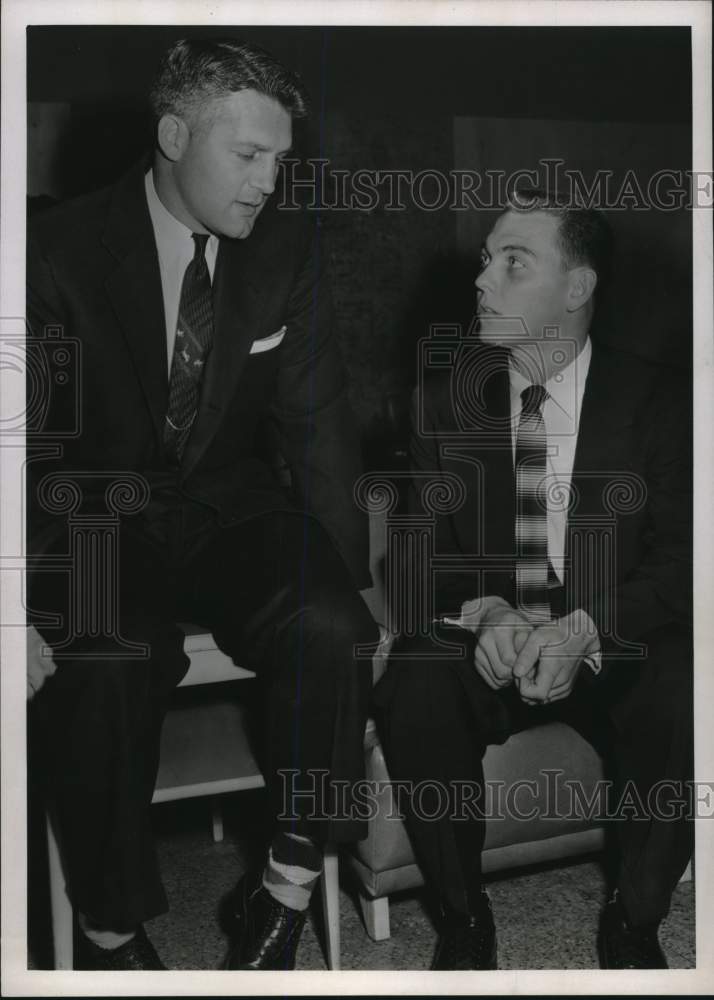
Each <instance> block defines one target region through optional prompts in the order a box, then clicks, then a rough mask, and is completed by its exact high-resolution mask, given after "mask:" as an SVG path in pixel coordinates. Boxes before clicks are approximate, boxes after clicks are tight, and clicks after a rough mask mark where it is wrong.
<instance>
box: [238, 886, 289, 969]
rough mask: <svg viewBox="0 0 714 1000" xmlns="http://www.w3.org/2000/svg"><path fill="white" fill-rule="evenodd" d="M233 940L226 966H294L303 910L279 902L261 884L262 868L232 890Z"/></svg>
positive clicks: (242, 967) (250, 967)
mask: <svg viewBox="0 0 714 1000" xmlns="http://www.w3.org/2000/svg"><path fill="white" fill-rule="evenodd" d="M234 906H235V909H234V918H235V923H236V926H237V930H236V932H235V940H234V942H233V943H232V945H231V949H230V951H229V953H228V958H227V959H226V963H225V966H224V967H225V968H226V969H279V970H284V969H294V968H295V958H296V955H297V947H298V944H299V943H300V935H301V934H302V930H303V927H304V926H305V920H306V918H307V910H305V911H301V910H293V909H291V908H290V907H289V906H283V904H282V903H279V902H278V901H277V900H276V899H273V897H272V896H271V895H270V893H269V892H268V890H267V889H266V888H264V886H263V872H262V869H261V870H260V871H257V872H252V873H250V874H247V875H245V876H244V877H243V879H242V880H241V881H240V882H239V883H238V887H237V889H236V891H235V904H234Z"/></svg>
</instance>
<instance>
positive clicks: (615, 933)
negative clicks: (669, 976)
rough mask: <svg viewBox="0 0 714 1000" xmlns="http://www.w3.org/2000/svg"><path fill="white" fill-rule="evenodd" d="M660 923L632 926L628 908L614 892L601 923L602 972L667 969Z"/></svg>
mask: <svg viewBox="0 0 714 1000" xmlns="http://www.w3.org/2000/svg"><path fill="white" fill-rule="evenodd" d="M657 927H658V925H657V924H647V925H646V926H643V927H630V925H629V923H628V922H627V914H626V913H625V908H624V907H623V905H622V903H621V902H620V898H619V896H618V895H617V893H615V895H614V897H613V898H612V899H611V900H610V901H609V903H608V904H607V906H606V907H605V909H604V911H603V914H602V919H601V921H600V941H599V951H600V966H601V968H603V969H667V968H669V966H668V965H667V959H666V958H665V957H664V952H663V951H662V948H661V947H660V943H659V940H658V939H657Z"/></svg>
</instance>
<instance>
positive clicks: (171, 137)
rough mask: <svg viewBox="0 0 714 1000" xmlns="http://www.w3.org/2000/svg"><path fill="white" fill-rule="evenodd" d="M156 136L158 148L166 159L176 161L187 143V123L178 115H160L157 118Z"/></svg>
mask: <svg viewBox="0 0 714 1000" xmlns="http://www.w3.org/2000/svg"><path fill="white" fill-rule="evenodd" d="M157 138H158V140H159V149H160V150H161V152H162V153H163V154H164V156H165V157H166V159H167V160H171V162H172V163H176V161H177V160H180V159H181V157H182V156H183V154H184V153H185V152H186V148H187V146H188V143H189V139H190V135H189V131H188V125H187V124H186V122H185V121H184V120H183V118H179V116H178V115H171V114H169V115H162V116H161V118H160V120H159V125H158V130H157Z"/></svg>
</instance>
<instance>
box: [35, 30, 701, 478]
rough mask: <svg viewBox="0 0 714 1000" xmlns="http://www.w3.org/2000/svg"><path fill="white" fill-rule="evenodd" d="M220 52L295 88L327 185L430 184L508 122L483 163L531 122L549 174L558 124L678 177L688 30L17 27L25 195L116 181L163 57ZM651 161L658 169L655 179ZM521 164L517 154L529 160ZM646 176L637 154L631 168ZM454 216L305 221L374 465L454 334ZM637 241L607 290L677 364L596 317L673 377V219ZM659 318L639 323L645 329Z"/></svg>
mask: <svg viewBox="0 0 714 1000" xmlns="http://www.w3.org/2000/svg"><path fill="white" fill-rule="evenodd" d="M226 34H231V35H236V36H240V37H243V38H246V39H248V40H251V41H254V42H257V43H258V44H261V45H263V46H265V47H266V48H268V49H269V50H270V51H272V52H273V53H274V54H275V55H276V56H278V57H280V58H282V59H283V60H284V61H285V62H286V63H287V64H288V65H290V66H292V67H294V68H295V69H297V70H298V72H300V74H301V75H302V76H303V78H304V80H305V82H306V84H307V86H308V89H309V91H310V93H311V96H312V101H313V107H314V111H315V114H314V116H313V118H312V119H311V121H310V122H309V123H306V124H301V126H300V131H298V133H297V134H296V140H297V141H296V149H297V153H298V155H300V156H302V157H305V156H318V155H319V156H322V157H324V158H327V159H329V160H330V162H331V166H332V167H333V168H336V169H345V170H349V171H354V170H357V169H374V170H389V169H410V170H412V171H415V172H416V171H419V170H423V169H431V170H441V171H444V172H448V171H449V170H451V169H452V168H453V167H454V166H455V164H456V159H455V120H456V119H457V118H464V117H466V118H471V119H474V120H479V119H512V120H513V129H506V130H502V131H501V133H499V134H501V135H502V136H503V137H504V138H503V139H502V140H501V145H502V148H500V149H499V148H494V151H493V158H494V160H495V161H498V162H499V163H500V162H509V163H513V162H518V153H519V145H518V143H519V123H522V122H523V121H524V120H527V119H540V120H547V121H548V122H549V126H548V130H547V131H548V141H549V149H552V148H553V144H554V142H555V145H556V146H557V138H558V135H559V134H560V132H562V135H563V149H564V150H565V152H566V159H567V152H568V141H571V140H568V136H571V135H572V123H574V122H575V123H577V122H581V123H588V122H590V123H593V125H594V126H595V125H599V126H600V127H599V128H598V129H597V132H598V135H599V136H602V135H603V134H604V135H605V139H604V140H603V141H604V145H605V148H601V149H599V150H598V158H597V162H598V163H602V164H604V165H607V162H608V149H607V144H608V141H609V142H612V143H613V152H614V151H615V147H614V143H618V144H621V141H622V140H621V136H622V129H621V128H618V129H617V130H614V133H616V134H613V136H612V138H611V139H609V140H608V138H607V130H604V132H603V129H602V124H603V123H628V122H630V123H633V124H635V123H636V124H637V125H638V126H642V125H647V126H649V129H650V132H651V134H652V135H656V136H657V142H656V143H653V149H652V155H651V156H650V157H649V162H648V168H650V169H651V168H652V166H653V165H654V166H655V167H657V166H659V167H660V168H673V167H676V168H680V169H685V170H686V169H688V168H689V167H690V164H691V56H690V49H691V42H690V33H689V29H688V28H631V29H630V28H617V29H615V28H587V29H581V28H455V29H452V28H409V29H406V28H384V27H380V28H363V27H360V28H356V27H355V28H353V27H348V28H335V27H330V28H321V27H315V28H299V27H298V28H295V27H289V28H287V27H259V28H255V27H250V28H245V29H243V28H240V27H236V28H235V29H230V30H227V29H226V28H220V29H211V28H207V27H203V26H202V27H195V28H189V27H180V28H177V27H170V26H169V27H166V26H163V27H150V28H126V27H110V28H107V27H91V26H88V27H68V28H65V27H33V28H30V29H28V99H29V102H30V106H29V122H30V128H29V130H28V136H29V140H28V141H29V151H28V153H29V156H28V173H29V177H28V192H29V194H30V195H41V194H48V195H51V196H53V197H60V198H64V197H69V196H71V195H73V194H77V193H80V192H83V191H86V190H90V189H92V188H95V187H98V186H100V185H101V184H103V183H106V182H108V181H111V180H113V179H114V178H115V177H117V176H118V175H119V174H120V173H121V172H122V171H123V170H124V169H125V168H126V167H127V166H128V165H129V164H130V163H131V162H133V160H134V159H136V158H137V156H138V155H140V153H141V152H142V150H143V149H144V147H145V146H146V144H147V142H150V141H151V128H150V124H149V120H148V116H147V114H146V106H145V98H144V95H145V94H146V92H147V90H148V87H149V85H150V82H151V79H152V76H153V73H154V70H155V67H156V64H157V62H158V59H159V57H160V54H161V52H162V51H163V49H164V48H165V47H166V46H167V45H168V44H170V43H171V42H172V41H173V40H175V39H176V38H178V37H182V36H191V35H200V36H207V35H226ZM559 123H562V126H561V125H559ZM536 148H537V143H536ZM663 148H664V149H666V150H667V161H666V162H662V163H659V164H658V163H657V162H656V160H657V157H659V156H660V155H661V154H660V150H662V149H663ZM618 152H621V150H619V146H618ZM533 153H534V146H533V143H532V139H531V145H530V146H529V158H530V157H531V156H532V155H533ZM544 155H548V154H544ZM653 158H654V159H653ZM647 160H648V157H647V156H645V155H644V154H642V153H640V154H638V161H637V163H635V164H633V166H636V167H638V168H639V166H640V165H642V164H643V163H645V162H646V161H647ZM618 162H621V156H620V157H619V159H618ZM456 165H458V166H459V167H460V168H462V169H463V168H464V167H465V166H466V164H464V163H463V162H458V164H456ZM530 165H531V163H530V162H528V163H525V164H524V166H530ZM566 165H567V164H566ZM488 166H489V163H485V164H483V163H480V164H478V165H477V164H474V169H484V168H488ZM458 216H459V213H456V212H453V211H450V210H449V209H448V208H446V209H443V210H438V211H434V212H426V211H423V210H420V209H418V208H417V207H416V206H413V205H410V206H409V207H408V208H407V209H406V210H405V211H401V212H394V211H386V210H385V209H384V207H383V206H382V205H378V206H377V207H376V208H375V209H373V210H372V211H369V212H360V211H341V212H337V211H327V212H325V213H324V214H323V221H324V225H325V227H326V229H327V232H328V236H329V246H330V257H331V263H332V276H333V277H332V280H333V287H334V295H335V300H336V303H337V310H338V335H339V339H340V343H341V347H342V351H343V354H344V357H345V361H346V364H347V367H348V370H349V374H350V380H351V395H352V400H353V404H354V406H355V409H356V411H357V413H358V416H359V419H360V423H361V425H362V428H363V431H364V433H365V437H366V439H367V441H368V443H369V442H371V443H372V449H371V450H372V456H373V461H375V462H377V461H379V457H380V456H379V452H380V448H381V449H384V447H386V444H385V442H386V441H387V437H388V435H387V434H386V433H385V428H388V426H389V423H388V421H387V410H389V409H390V400H391V401H393V402H394V403H395V404H396V410H397V411H398V412H402V409H403V401H404V399H405V398H406V396H407V394H408V390H409V387H410V385H411V383H412V381H413V378H414V360H415V357H416V352H415V350H414V347H415V344H416V341H417V340H418V338H419V337H421V336H424V335H426V334H427V333H428V329H429V324H430V323H431V322H440V323H457V322H460V323H462V324H464V325H465V326H468V325H469V322H470V319H471V316H472V313H473V307H474V305H475V297H474V290H473V279H474V276H475V261H474V260H473V259H472V250H471V247H470V245H469V243H468V241H466V242H465V241H464V238H463V233H464V225H463V219H462V220H459V218H458ZM614 223H615V227H616V228H617V219H614ZM682 224H683V225H684V226H685V230H686V231H685V233H684V238H682V230H681V225H682ZM478 228H479V225H478V224H477V225H476V226H475V229H476V230H478ZM646 230H647V239H648V248H649V249H648V254H649V255H650V258H651V257H652V256H654V257H655V259H656V260H657V268H656V269H655V273H654V274H653V272H652V269H651V268H649V269H647V268H642V267H641V266H640V265H639V263H638V259H637V252H636V250H637V248H636V246H635V247H630V248H629V249H628V252H627V254H626V255H625V256H624V258H623V259H622V260H620V261H618V274H617V283H618V285H619V293H618V290H617V286H614V290H615V293H616V294H620V296H621V301H624V300H625V297H627V301H630V299H634V300H635V301H636V300H637V298H638V297H639V298H640V299H641V300H642V299H643V298H645V297H647V296H649V295H651V294H652V289H656V288H660V289H661V287H662V284H663V281H664V282H669V287H668V289H667V303H668V304H667V317H669V316H670V315H671V316H676V317H677V319H678V323H677V326H678V329H677V331H676V337H677V342H678V350H677V351H676V352H674V356H672V352H671V351H669V345H668V333H667V330H668V328H669V325H670V324H669V320H667V321H666V322H665V320H664V318H663V320H662V323H661V324H660V326H661V329H660V330H659V332H658V333H657V334H656V335H654V336H653V335H652V333H651V331H650V330H649V329H647V328H646V324H645V323H641V324H640V325H639V326H640V328H639V329H638V328H633V322H632V312H631V311H630V312H629V313H628V315H627V319H626V322H623V324H622V326H623V329H622V330H619V329H617V312H618V310H615V311H614V312H613V310H612V309H610V311H609V335H610V337H611V338H615V339H617V340H618V342H624V343H626V344H629V345H630V346H631V347H632V349H633V350H636V351H638V352H640V353H645V354H650V355H651V356H652V355H654V356H658V357H661V358H662V359H663V360H665V361H668V362H670V361H671V362H672V363H675V364H677V365H679V366H684V367H686V366H687V365H688V364H689V360H688V359H689V350H690V345H691V289H690V285H691V280H690V275H691V253H690V246H691V238H689V239H688V238H687V232H689V233H690V232H691V229H690V227H689V218H688V217H687V218H686V220H685V222H684V223H680V230H679V231H678V235H677V238H676V239H675V238H673V236H672V222H671V219H669V218H668V216H667V214H666V213H662V212H656V213H652V217H651V218H650V220H649V221H648V223H647V226H646ZM653 248H654V249H653ZM670 264H673V265H676V266H674V267H670ZM672 275H674V276H675V277H674V278H672ZM615 301H617V299H616V300H615ZM660 313H661V310H658V309H657V308H654V309H650V310H649V312H648V320H647V323H649V322H650V318H651V316H652V315H654V316H655V317H656V316H657V315H659V314H660ZM613 323H614V326H615V328H614V329H613Z"/></svg>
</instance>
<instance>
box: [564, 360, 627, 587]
mask: <svg viewBox="0 0 714 1000" xmlns="http://www.w3.org/2000/svg"><path fill="white" fill-rule="evenodd" d="M632 388H633V387H632V385H630V384H628V369H627V367H626V366H624V365H623V363H622V361H621V360H620V361H618V359H617V358H616V357H611V356H610V354H609V352H608V351H606V350H604V349H601V348H598V347H597V346H596V345H593V356H592V360H591V362H590V369H589V371H588V375H587V380H586V383H585V392H584V394H583V404H582V409H581V412H580V423H579V427H578V442H577V446H576V450H575V460H574V463H573V476H572V484H573V488H574V490H575V495H576V496H577V503H576V505H575V507H574V510H573V512H572V514H571V515H570V516H569V519H568V525H567V530H566V549H565V557H566V558H565V565H566V579H565V581H564V582H565V585H566V588H567V591H566V592H567V593H568V595H569V596H568V600H569V602H571V603H572V604H573V606H577V605H578V604H579V603H581V602H582V601H584V600H585V601H587V599H588V597H589V595H591V593H592V591H593V588H595V589H596V590H597V589H598V588H599V587H600V586H602V579H603V578H604V576H605V575H606V574H608V573H611V572H612V567H611V566H610V564H609V560H611V559H612V558H613V553H614V549H612V550H611V549H610V547H609V546H608V544H607V540H606V536H608V526H609V525H611V522H612V517H613V515H612V513H611V512H610V511H608V508H607V504H606V496H607V494H608V490H609V489H610V487H611V485H612V483H613V481H614V480H615V479H616V478H617V476H618V473H619V474H622V473H623V471H626V470H627V468H628V467H629V466H631V463H632V454H631V444H630V442H631V435H630V434H629V433H628V428H629V427H631V425H632V423H633V420H634V415H633V404H632V396H633V394H632ZM603 532H604V533H605V534H603ZM603 544H605V546H606V547H605V549H604V550H602V551H601V547H602V545H603ZM613 545H614V542H613ZM593 546H595V547H596V550H597V551H595V549H594V548H593ZM593 559H594V560H595V564H594V563H593ZM598 581H600V582H598Z"/></svg>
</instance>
